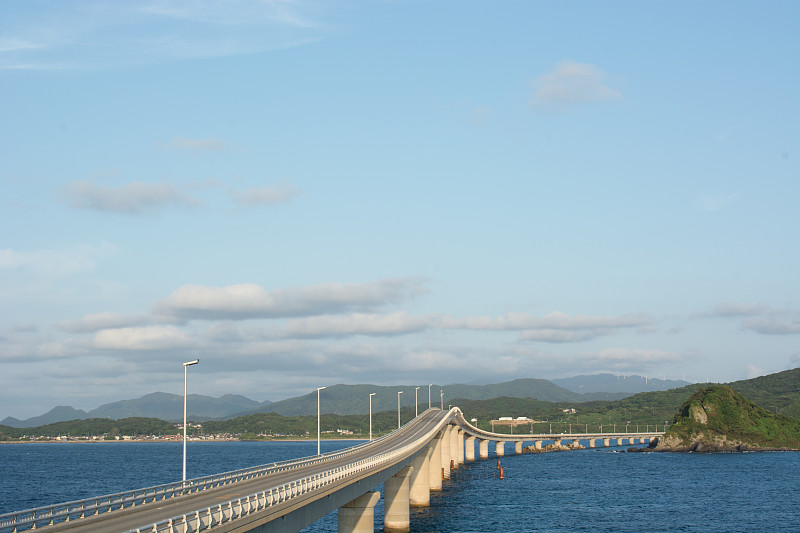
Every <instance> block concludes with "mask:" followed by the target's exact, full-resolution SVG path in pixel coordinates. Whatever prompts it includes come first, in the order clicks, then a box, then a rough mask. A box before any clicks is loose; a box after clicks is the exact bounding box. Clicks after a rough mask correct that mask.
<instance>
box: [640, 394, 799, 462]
mask: <svg viewBox="0 0 800 533" xmlns="http://www.w3.org/2000/svg"><path fill="white" fill-rule="evenodd" d="M785 448H790V449H800V420H797V419H794V418H789V417H788V416H784V415H780V414H775V413H772V412H770V411H767V410H766V409H764V408H762V407H759V406H758V405H756V404H755V403H753V402H751V401H750V400H748V399H746V398H744V397H743V396H742V395H741V394H739V393H737V392H736V391H734V390H733V389H732V388H731V387H728V386H726V385H712V386H710V387H705V388H703V389H701V390H699V391H697V392H695V393H694V394H693V395H692V396H691V397H690V398H689V399H688V400H687V401H686V402H685V403H684V404H683V406H682V407H681V409H680V411H679V412H678V414H677V415H675V419H674V422H673V424H672V426H671V427H670V428H669V430H668V431H667V433H666V434H665V435H664V436H663V437H662V438H661V439H659V442H658V445H657V446H656V447H655V450H656V451H698V452H700V451H703V452H707V451H710V452H716V451H742V450H771V449H785Z"/></svg>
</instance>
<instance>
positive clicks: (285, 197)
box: [231, 183, 300, 207]
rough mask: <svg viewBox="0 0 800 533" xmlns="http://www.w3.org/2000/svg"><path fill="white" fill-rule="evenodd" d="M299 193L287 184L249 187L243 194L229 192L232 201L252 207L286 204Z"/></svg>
mask: <svg viewBox="0 0 800 533" xmlns="http://www.w3.org/2000/svg"><path fill="white" fill-rule="evenodd" d="M298 194H300V192H299V191H298V190H297V189H295V188H294V187H293V186H292V185H291V184H289V183H282V184H280V185H274V186H270V185H267V186H263V187H250V188H249V189H247V190H246V191H244V192H239V191H234V190H231V196H232V197H233V199H234V201H236V203H238V204H240V205H244V206H248V207H254V206H260V205H272V204H279V203H282V202H288V201H289V200H291V199H292V198H294V197H295V196H297V195H298Z"/></svg>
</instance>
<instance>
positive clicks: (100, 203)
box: [62, 180, 197, 215]
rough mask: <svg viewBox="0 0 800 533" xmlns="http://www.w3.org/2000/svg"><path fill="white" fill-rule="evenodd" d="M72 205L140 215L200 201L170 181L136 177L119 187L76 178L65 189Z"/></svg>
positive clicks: (63, 190)
mask: <svg viewBox="0 0 800 533" xmlns="http://www.w3.org/2000/svg"><path fill="white" fill-rule="evenodd" d="M62 193H63V195H64V197H65V198H66V199H67V201H68V202H69V204H70V205H71V206H72V207H76V208H78V209H88V210H92V211H104V212H109V213H121V214H126V215H140V214H143V213H147V212H153V211H156V210H157V209H159V208H162V207H166V206H190V205H195V204H197V201H196V200H194V199H192V198H189V197H187V196H184V195H183V194H181V193H179V192H177V191H176V190H175V188H174V187H173V186H172V185H170V184H169V183H160V184H157V183H146V182H143V181H134V182H131V183H129V184H127V185H122V186H119V187H106V186H100V185H96V184H95V183H93V182H92V181H90V180H75V181H72V182H70V183H69V185H67V186H66V187H64V189H62Z"/></svg>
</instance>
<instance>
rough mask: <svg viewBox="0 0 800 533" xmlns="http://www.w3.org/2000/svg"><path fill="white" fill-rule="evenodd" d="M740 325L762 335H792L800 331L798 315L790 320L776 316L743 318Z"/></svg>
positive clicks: (799, 317)
mask: <svg viewBox="0 0 800 533" xmlns="http://www.w3.org/2000/svg"><path fill="white" fill-rule="evenodd" d="M742 327H743V328H744V329H748V330H750V331H754V332H756V333H761V334H762V335H794V334H797V333H800V315H796V316H795V317H794V318H793V319H791V321H789V320H786V319H784V318H781V317H778V316H772V317H768V318H752V319H748V320H743V321H742Z"/></svg>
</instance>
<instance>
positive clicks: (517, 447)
mask: <svg viewBox="0 0 800 533" xmlns="http://www.w3.org/2000/svg"><path fill="white" fill-rule="evenodd" d="M514 453H515V454H517V455H519V454H521V453H522V441H521V440H518V441H517V442H515V443H514Z"/></svg>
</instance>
